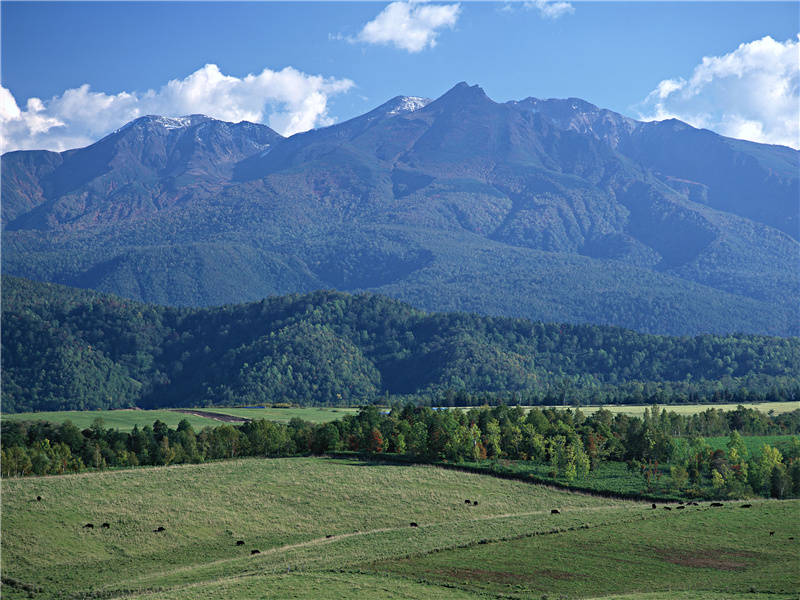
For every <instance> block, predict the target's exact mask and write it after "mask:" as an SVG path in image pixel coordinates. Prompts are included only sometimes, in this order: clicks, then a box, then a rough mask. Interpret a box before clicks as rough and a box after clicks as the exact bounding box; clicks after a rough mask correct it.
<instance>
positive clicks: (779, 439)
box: [704, 435, 798, 456]
mask: <svg viewBox="0 0 800 600" xmlns="http://www.w3.org/2000/svg"><path fill="white" fill-rule="evenodd" d="M793 437H798V436H795V435H743V436H742V441H743V442H744V445H745V447H746V448H747V451H748V452H750V455H751V456H758V455H760V454H761V448H762V446H764V444H768V445H770V446H772V447H773V448H778V450H782V449H784V448H786V447H788V446H789V442H790V441H791V439H792V438H793ZM704 439H705V441H706V443H707V444H708V445H709V446H711V447H712V448H713V449H714V450H725V451H727V450H728V440H729V439H730V438H729V437H728V436H727V435H726V436H721V437H709V438H704Z"/></svg>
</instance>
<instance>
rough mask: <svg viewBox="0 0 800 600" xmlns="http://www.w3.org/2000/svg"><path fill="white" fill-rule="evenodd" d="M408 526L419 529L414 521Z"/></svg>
mask: <svg viewBox="0 0 800 600" xmlns="http://www.w3.org/2000/svg"><path fill="white" fill-rule="evenodd" d="M408 526H409V527H419V526H418V525H417V524H416V523H414V521H411V523H409V524H408Z"/></svg>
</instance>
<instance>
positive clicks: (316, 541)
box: [100, 502, 666, 598]
mask: <svg viewBox="0 0 800 600" xmlns="http://www.w3.org/2000/svg"><path fill="white" fill-rule="evenodd" d="M630 508H631V506H630V504H628V503H627V502H626V503H622V504H619V505H613V504H612V505H605V506H585V507H576V508H564V509H559V510H560V511H561V514H560V515H558V516H554V518H558V517H559V516H564V515H567V516H569V515H570V514H573V513H597V512H611V511H619V510H624V509H630ZM550 510H551V509H542V510H534V511H524V512H517V513H501V514H493V515H482V516H478V517H472V518H469V519H459V520H457V521H438V522H435V523H427V524H420V525H419V526H418V527H417V528H416V529H428V528H431V527H439V526H442V525H454V524H468V523H470V522H476V521H491V520H496V519H498V520H499V519H512V518H517V517H528V516H536V515H542V516H546V515H550V514H551V513H550ZM659 514H661V513H659ZM665 516H666V515H665ZM600 525H605V523H600V524H598V525H595V526H600ZM408 530H410V528H409V526H408V525H402V526H399V527H379V528H376V529H367V530H364V531H353V532H348V533H340V534H336V535H332V536H331V537H327V536H325V537H318V538H312V539H310V540H306V541H304V542H296V543H294V544H284V545H282V546H274V547H272V548H268V549H266V550H262V551H261V552H260V553H259V554H258V555H257V556H256V557H251V556H234V557H229V558H220V559H217V560H213V561H209V562H203V563H195V564H191V565H185V566H182V567H177V568H174V569H167V570H164V571H158V572H153V573H147V574H145V575H142V576H140V577H137V578H135V579H131V580H126V581H123V582H119V583H117V584H114V586H115V587H119V586H126V587H128V588H130V586H132V585H135V584H136V583H137V582H142V581H147V580H152V579H158V578H161V577H166V576H170V575H177V574H180V573H187V572H190V571H193V570H196V569H203V568H208V567H214V566H218V565H224V564H228V563H234V562H236V561H245V560H248V559H250V560H252V561H253V562H254V563H255V564H257V561H258V560H259V559H260V558H262V557H268V556H274V555H276V554H280V553H283V552H290V551H292V550H296V549H299V548H308V547H312V546H323V545H325V544H329V543H335V542H337V541H340V540H344V539H348V538H352V537H359V536H366V535H376V534H381V533H389V532H395V531H408ZM560 532H561V530H559V531H556V532H555V533H560ZM545 533H551V532H547V531H542V532H541V534H545ZM243 576H245V575H241V574H240V575H235V576H231V577H234V578H235V577H243ZM222 579H228V578H227V577H222V578H214V580H222ZM197 583H202V582H197ZM178 586H180V584H178V585H176V586H175V587H178ZM100 589H106V590H107V589H108V587H106V588H100ZM164 591H168V590H164ZM110 593H112V594H113V593H114V592H113V591H111V592H110ZM129 595H130V594H129V593H125V592H122V593H121V595H116V596H110V598H122V597H125V596H129Z"/></svg>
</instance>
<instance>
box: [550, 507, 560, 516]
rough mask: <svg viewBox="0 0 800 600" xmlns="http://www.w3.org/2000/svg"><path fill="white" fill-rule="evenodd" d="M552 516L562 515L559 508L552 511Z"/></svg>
mask: <svg viewBox="0 0 800 600" xmlns="http://www.w3.org/2000/svg"><path fill="white" fill-rule="evenodd" d="M550 514H551V515H560V514H561V511H560V510H558V509H557V508H554V509H553V510H551V511H550Z"/></svg>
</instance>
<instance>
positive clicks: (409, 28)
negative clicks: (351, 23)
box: [347, 2, 461, 52]
mask: <svg viewBox="0 0 800 600" xmlns="http://www.w3.org/2000/svg"><path fill="white" fill-rule="evenodd" d="M460 12H461V6H460V5H459V4H417V3H415V2H392V3H391V4H389V5H388V6H387V7H386V8H384V9H383V11H381V13H380V14H379V15H378V16H377V17H375V18H374V19H373V20H372V21H370V22H369V23H367V24H366V25H364V28H363V29H362V30H361V31H360V32H359V34H358V35H357V36H355V37H354V38H347V39H348V40H349V41H351V42H365V43H367V44H383V45H394V46H396V47H398V48H400V49H402V50H407V51H408V52H420V51H421V50H424V49H425V48H433V47H434V46H435V45H436V38H437V37H438V35H439V30H440V29H442V28H444V27H448V28H452V27H453V26H454V25H455V24H456V21H457V20H458V15H459V14H460Z"/></svg>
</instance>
